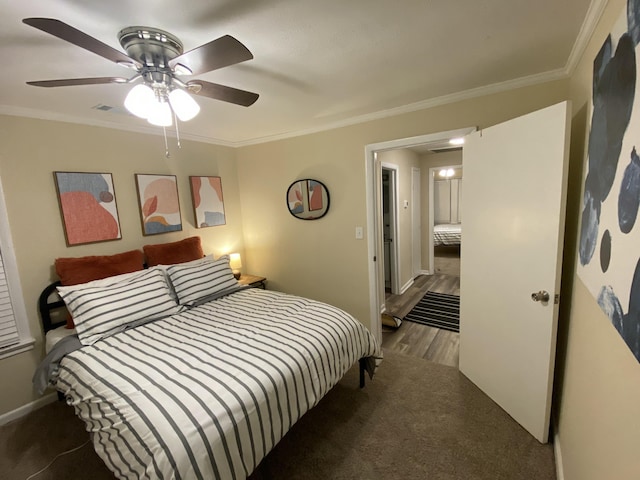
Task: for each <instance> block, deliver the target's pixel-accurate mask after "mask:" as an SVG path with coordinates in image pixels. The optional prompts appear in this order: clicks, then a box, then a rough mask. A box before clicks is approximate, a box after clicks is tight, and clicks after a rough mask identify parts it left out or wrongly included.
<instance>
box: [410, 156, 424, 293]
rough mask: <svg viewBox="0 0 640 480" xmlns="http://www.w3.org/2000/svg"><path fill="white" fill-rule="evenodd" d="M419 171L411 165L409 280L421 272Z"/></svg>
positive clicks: (420, 180)
mask: <svg viewBox="0 0 640 480" xmlns="http://www.w3.org/2000/svg"><path fill="white" fill-rule="evenodd" d="M421 183H422V179H421V171H420V169H419V168H417V167H411V280H415V278H416V277H417V276H418V275H420V274H421V273H422V216H421V215H422V205H421V202H420V199H421V196H422V188H421Z"/></svg>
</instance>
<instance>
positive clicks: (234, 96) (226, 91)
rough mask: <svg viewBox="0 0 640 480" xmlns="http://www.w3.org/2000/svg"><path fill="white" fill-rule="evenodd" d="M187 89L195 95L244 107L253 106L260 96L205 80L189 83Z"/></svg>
mask: <svg viewBox="0 0 640 480" xmlns="http://www.w3.org/2000/svg"><path fill="white" fill-rule="evenodd" d="M187 87H188V88H189V91H190V92H191V93H193V94H194V95H200V96H201V97H209V98H213V99H215V100H222V101H223V102H229V103H235V104H236V105H242V106H243V107H248V106H249V105H253V104H254V103H255V102H256V100H258V97H259V96H260V95H258V94H257V93H253V92H247V91H246V90H238V89H237V88H233V87H227V86H225V85H219V84H217V83H211V82H205V81H204V80H192V81H190V82H188V83H187Z"/></svg>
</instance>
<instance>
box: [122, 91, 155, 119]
mask: <svg viewBox="0 0 640 480" xmlns="http://www.w3.org/2000/svg"><path fill="white" fill-rule="evenodd" d="M155 103H157V102H156V96H155V94H154V93H153V90H152V89H151V87H149V86H147V85H144V84H142V83H141V84H139V85H136V86H135V87H133V88H132V89H131V90H130V91H129V93H128V94H127V97H126V98H125V99H124V106H125V108H126V109H127V110H129V111H130V112H131V113H132V114H134V115H135V116H136V117H140V118H144V119H146V118H148V117H149V112H150V111H151V110H152V109H153V104H155Z"/></svg>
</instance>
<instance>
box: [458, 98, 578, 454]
mask: <svg viewBox="0 0 640 480" xmlns="http://www.w3.org/2000/svg"><path fill="white" fill-rule="evenodd" d="M569 132H570V107H569V104H568V102H563V103H560V104H557V105H553V106H551V107H547V108H545V109H543V110H539V111H537V112H533V113H530V114H528V115H525V116H523V117H519V118H516V119H514V120H511V121H508V122H505V123H503V124H500V125H496V126H493V127H491V128H487V129H484V130H482V131H478V132H475V133H472V134H471V135H469V136H468V137H467V138H466V143H465V146H464V150H463V165H464V176H465V188H464V191H463V196H462V209H463V211H464V230H463V235H464V242H462V248H461V259H462V262H461V277H460V292H461V295H460V296H461V306H460V370H461V371H462V373H463V374H464V375H466V376H467V377H468V378H469V379H470V380H471V381H473V382H474V383H475V384H476V385H477V386H478V387H480V388H481V389H482V390H483V391H484V392H485V393H486V394H487V395H489V396H490V397H491V398H492V399H493V400H494V401H495V402H496V403H498V404H499V405H500V406H501V407H502V408H504V410H505V411H506V412H507V413H509V414H510V415H511V416H512V417H513V418H514V419H515V420H516V421H518V422H519V423H520V424H521V425H522V426H523V427H524V428H525V429H526V430H528V431H529V432H530V433H531V434H532V435H533V436H534V437H535V438H537V439H538V440H539V441H540V442H543V443H546V442H547V440H548V433H549V416H550V409H551V393H552V382H553V370H554V361H555V347H556V332H557V321H558V305H557V304H556V303H555V302H554V299H555V295H556V294H559V293H560V273H561V265H562V246H563V237H564V215H565V204H566V182H567V168H568V140H569ZM538 292H547V294H548V297H549V298H548V300H547V301H545V300H544V297H545V294H544V293H542V294H540V295H537V293H538ZM532 295H535V296H536V298H537V300H538V301H534V298H532Z"/></svg>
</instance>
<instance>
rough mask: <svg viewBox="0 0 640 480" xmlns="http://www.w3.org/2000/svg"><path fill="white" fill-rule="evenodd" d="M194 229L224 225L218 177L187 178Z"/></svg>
mask: <svg viewBox="0 0 640 480" xmlns="http://www.w3.org/2000/svg"><path fill="white" fill-rule="evenodd" d="M189 183H190V184H191V199H192V201H193V215H194V217H195V222H196V228H204V227H215V226H216V225H224V224H225V223H226V222H227V220H226V217H225V214H224V197H223V196H222V179H221V178H220V177H189Z"/></svg>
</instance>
